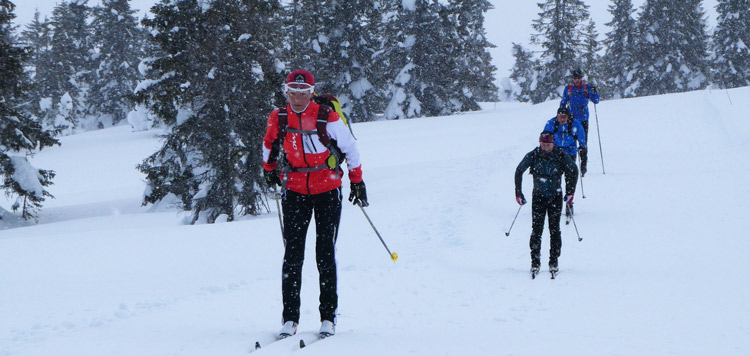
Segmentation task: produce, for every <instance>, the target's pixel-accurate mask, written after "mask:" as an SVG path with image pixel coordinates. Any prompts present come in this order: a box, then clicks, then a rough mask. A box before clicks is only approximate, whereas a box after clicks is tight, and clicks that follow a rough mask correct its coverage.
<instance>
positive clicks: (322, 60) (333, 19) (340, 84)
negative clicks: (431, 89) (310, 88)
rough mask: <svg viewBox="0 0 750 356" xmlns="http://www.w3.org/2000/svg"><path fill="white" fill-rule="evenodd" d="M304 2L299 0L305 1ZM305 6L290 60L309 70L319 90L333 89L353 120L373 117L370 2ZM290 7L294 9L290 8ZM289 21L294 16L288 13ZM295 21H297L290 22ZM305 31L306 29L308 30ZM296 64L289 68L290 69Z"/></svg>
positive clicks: (377, 108)
mask: <svg viewBox="0 0 750 356" xmlns="http://www.w3.org/2000/svg"><path fill="white" fill-rule="evenodd" d="M305 2H306V1H303V3H305ZM314 3H316V4H315V5H311V4H310V3H307V4H305V5H304V6H307V7H305V8H304V9H305V10H304V13H305V15H304V19H305V20H304V21H305V22H306V25H305V26H304V28H305V32H304V33H305V35H303V36H302V38H301V39H302V41H300V38H298V37H297V36H294V38H292V41H294V42H293V43H303V44H304V46H302V47H301V48H300V49H299V50H297V51H293V52H292V53H291V55H292V56H293V57H294V59H293V60H292V63H295V64H296V65H298V67H300V68H308V69H310V70H311V72H312V73H313V75H314V76H315V82H316V85H315V86H316V91H317V92H318V93H333V94H334V95H336V96H337V97H338V99H339V101H340V102H341V104H342V107H343V110H344V112H345V113H346V114H347V117H348V118H349V119H350V120H351V121H353V122H360V121H372V120H374V119H375V115H376V114H377V113H378V112H380V111H382V104H380V103H382V101H383V100H382V98H379V97H378V95H377V94H378V93H377V92H376V91H375V87H374V85H373V81H374V78H375V76H376V74H375V73H374V72H373V70H372V67H371V66H370V65H369V64H370V62H371V61H372V57H373V54H374V53H375V52H376V51H377V50H378V48H377V47H375V46H376V45H377V44H378V43H377V42H376V41H375V39H374V37H376V36H377V34H376V32H373V29H374V27H372V26H369V23H370V22H371V21H372V18H371V17H372V16H373V15H374V11H375V3H373V1H371V0H347V1H324V2H322V3H321V2H320V1H315V2H314ZM292 11H297V9H296V8H295V7H292ZM292 19H294V20H297V17H296V15H294V13H292ZM295 23H297V21H295ZM308 31H310V32H308ZM298 67H293V68H289V69H290V70H293V69H296V68H298Z"/></svg>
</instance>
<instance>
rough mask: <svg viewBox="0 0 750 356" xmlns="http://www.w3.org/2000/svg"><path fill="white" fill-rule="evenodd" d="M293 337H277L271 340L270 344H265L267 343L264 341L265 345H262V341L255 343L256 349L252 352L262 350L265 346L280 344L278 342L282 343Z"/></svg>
mask: <svg viewBox="0 0 750 356" xmlns="http://www.w3.org/2000/svg"><path fill="white" fill-rule="evenodd" d="M291 337H292V335H285V336H281V335H279V336H277V337H275V338H273V339H271V340H270V341H268V342H265V341H264V342H263V344H261V341H260V340H258V341H255V348H254V349H252V350H251V351H250V352H253V351H256V350H260V349H261V348H263V347H264V346H268V345H271V344H273V343H275V342H278V341H281V340H285V339H289V338H291Z"/></svg>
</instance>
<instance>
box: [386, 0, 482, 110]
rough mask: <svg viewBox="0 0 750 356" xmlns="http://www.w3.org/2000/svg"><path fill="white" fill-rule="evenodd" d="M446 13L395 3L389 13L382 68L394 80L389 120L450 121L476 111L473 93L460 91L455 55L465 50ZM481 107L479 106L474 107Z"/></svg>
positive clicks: (421, 0) (434, 4)
mask: <svg viewBox="0 0 750 356" xmlns="http://www.w3.org/2000/svg"><path fill="white" fill-rule="evenodd" d="M444 11H445V8H444V7H443V5H442V4H441V3H440V2H439V1H435V0H433V1H430V2H428V1H427V0H416V1H413V2H400V3H392V4H390V7H389V8H386V9H384V13H385V14H387V15H386V16H385V17H386V18H385V21H386V24H387V28H388V30H387V31H385V32H386V33H385V39H384V43H385V53H383V54H382V55H383V57H384V58H382V60H383V62H382V63H387V67H388V68H391V71H390V72H389V74H388V77H390V78H393V79H391V82H390V84H389V86H388V89H386V91H387V92H388V105H387V107H386V109H385V118H386V119H403V118H411V117H419V116H437V115H446V114H449V113H451V112H456V111H460V110H472V109H473V108H471V107H467V105H466V104H464V100H465V99H467V97H469V96H470V95H471V92H464V91H458V92H457V91H455V89H456V85H455V83H456V81H457V77H456V75H457V74H458V73H460V72H461V71H462V69H465V68H457V67H456V62H455V61H454V60H451V56H452V53H451V51H453V50H457V49H458V48H459V43H457V42H456V41H455V36H453V35H452V34H451V32H452V31H453V29H451V25H450V22H449V21H445V16H441V13H443V14H444ZM472 102H473V105H476V101H469V103H472Z"/></svg>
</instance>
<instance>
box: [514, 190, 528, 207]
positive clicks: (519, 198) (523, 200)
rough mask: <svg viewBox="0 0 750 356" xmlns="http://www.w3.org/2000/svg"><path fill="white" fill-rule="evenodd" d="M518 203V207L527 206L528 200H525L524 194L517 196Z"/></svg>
mask: <svg viewBox="0 0 750 356" xmlns="http://www.w3.org/2000/svg"><path fill="white" fill-rule="evenodd" d="M516 203H518V205H524V204H526V198H524V196H523V193H518V194H516Z"/></svg>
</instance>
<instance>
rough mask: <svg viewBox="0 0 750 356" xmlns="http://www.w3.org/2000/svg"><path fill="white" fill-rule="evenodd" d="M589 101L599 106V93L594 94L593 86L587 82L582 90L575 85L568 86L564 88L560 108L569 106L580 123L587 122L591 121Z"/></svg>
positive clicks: (582, 86)
mask: <svg viewBox="0 0 750 356" xmlns="http://www.w3.org/2000/svg"><path fill="white" fill-rule="evenodd" d="M589 99H591V101H593V102H594V104H599V91H596V92H592V91H591V84H588V83H586V82H584V83H583V85H581V87H580V88H576V86H575V85H573V84H568V85H566V86H565V88H563V93H562V100H561V101H560V106H566V105H567V106H568V109H570V112H571V113H573V116H575V117H574V118H575V119H576V120H578V121H581V122H583V121H587V120H588V119H589Z"/></svg>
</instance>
